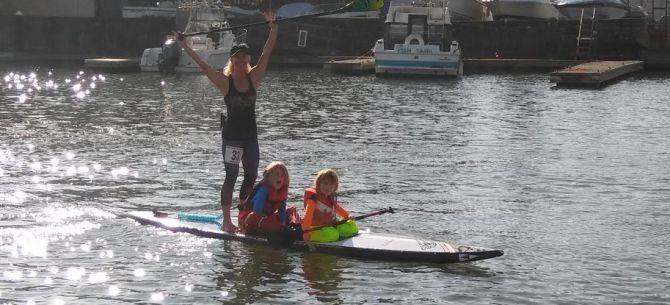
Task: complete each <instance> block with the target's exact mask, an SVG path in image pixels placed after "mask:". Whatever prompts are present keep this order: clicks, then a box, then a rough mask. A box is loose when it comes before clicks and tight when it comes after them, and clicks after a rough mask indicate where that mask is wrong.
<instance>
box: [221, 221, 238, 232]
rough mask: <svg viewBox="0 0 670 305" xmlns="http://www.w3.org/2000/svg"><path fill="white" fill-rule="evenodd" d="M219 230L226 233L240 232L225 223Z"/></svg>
mask: <svg viewBox="0 0 670 305" xmlns="http://www.w3.org/2000/svg"><path fill="white" fill-rule="evenodd" d="M221 229H222V230H223V231H226V232H228V233H239V232H240V228H238V227H236V226H235V225H234V224H232V223H225V222H224V223H223V225H222V226H221Z"/></svg>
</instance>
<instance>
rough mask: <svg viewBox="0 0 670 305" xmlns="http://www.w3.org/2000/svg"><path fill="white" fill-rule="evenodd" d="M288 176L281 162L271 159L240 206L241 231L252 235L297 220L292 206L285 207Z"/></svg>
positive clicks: (278, 228)
mask: <svg viewBox="0 0 670 305" xmlns="http://www.w3.org/2000/svg"><path fill="white" fill-rule="evenodd" d="M288 185H289V176H288V169H286V166H285V165H284V163H281V162H276V161H275V162H271V163H270V164H268V165H267V166H266V167H265V170H263V178H262V179H261V181H260V182H259V183H258V184H257V185H256V186H255V187H254V189H253V191H252V192H251V195H250V196H249V197H248V198H247V199H246V200H245V202H244V203H243V204H242V205H241V207H240V213H239V215H238V222H239V225H240V228H241V229H242V231H243V232H244V233H246V234H252V235H269V234H270V233H272V232H277V231H281V230H282V229H283V228H284V227H285V226H286V225H288V224H290V223H299V222H300V216H299V215H298V213H297V211H296V209H295V208H289V209H287V208H286V198H287V197H288Z"/></svg>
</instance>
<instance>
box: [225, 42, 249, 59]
mask: <svg viewBox="0 0 670 305" xmlns="http://www.w3.org/2000/svg"><path fill="white" fill-rule="evenodd" d="M238 52H243V53H244V54H249V46H248V45H247V44H246V43H240V44H238V45H234V46H233V47H232V48H230V57H233V56H234V55H235V54H237V53H238Z"/></svg>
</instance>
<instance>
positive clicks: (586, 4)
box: [555, 0, 631, 20]
mask: <svg viewBox="0 0 670 305" xmlns="http://www.w3.org/2000/svg"><path fill="white" fill-rule="evenodd" d="M555 5H556V8H558V10H559V11H560V12H561V14H562V15H563V16H565V17H566V18H567V19H570V20H580V18H582V15H583V18H584V19H592V18H593V15H594V13H595V18H596V20H611V19H621V18H623V17H625V16H626V15H628V13H629V12H630V10H631V8H630V6H628V4H626V2H624V0H560V1H558V2H556V4H555ZM582 12H583V14H582Z"/></svg>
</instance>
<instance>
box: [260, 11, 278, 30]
mask: <svg viewBox="0 0 670 305" xmlns="http://www.w3.org/2000/svg"><path fill="white" fill-rule="evenodd" d="M263 17H265V21H267V22H268V26H269V27H270V29H276V28H277V23H276V22H275V21H276V20H277V19H275V16H274V14H272V13H270V12H263Z"/></svg>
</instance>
